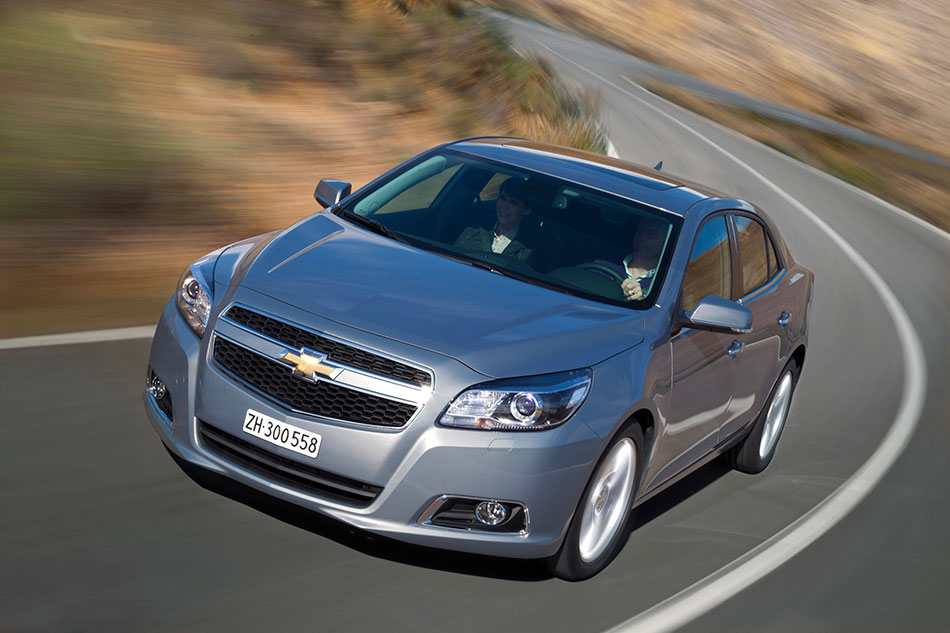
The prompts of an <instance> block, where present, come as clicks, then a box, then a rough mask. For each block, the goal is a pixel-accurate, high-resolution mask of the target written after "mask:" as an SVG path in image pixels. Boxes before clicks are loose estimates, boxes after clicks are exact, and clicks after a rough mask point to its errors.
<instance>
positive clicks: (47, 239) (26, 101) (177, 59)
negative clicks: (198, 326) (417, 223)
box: [0, 0, 604, 336]
mask: <svg viewBox="0 0 950 633" xmlns="http://www.w3.org/2000/svg"><path fill="white" fill-rule="evenodd" d="M463 8H464V5H463V4H462V3H460V2H455V1H453V0H425V1H422V0H420V1H409V0H406V1H405V2H398V1H397V2H392V1H384V0H333V1H330V0H328V1H325V2H312V1H310V0H216V1H214V2H209V3H193V2H190V1H188V0H163V1H162V2H160V3H155V4H152V3H137V4H122V5H121V6H119V5H118V4H116V3H114V2H112V1H111V0H89V1H88V2H84V3H81V4H75V3H62V2H59V1H57V0H36V1H34V2H30V3H26V2H22V3H20V4H19V6H18V7H17V8H16V10H5V11H3V12H0V58H2V59H3V60H4V64H3V65H0V181H2V182H3V183H4V186H3V187H0V267H2V269H3V271H4V272H3V274H2V275H0V296H3V297H4V299H5V300H4V301H2V302H0V336H17V335H23V334H36V333H42V332H53V331H66V330H77V329H86V328H102V327H112V326H120V325H131V324H137V323H147V322H151V321H154V320H155V319H156V318H157V316H158V313H159V311H160V309H161V306H162V304H163V303H164V302H165V300H167V298H168V296H169V295H170V294H171V292H172V288H173V287H174V284H175V281H176V280H177V278H178V275H179V273H180V272H181V270H182V269H183V268H184V267H185V266H186V265H188V264H189V263H190V262H191V261H192V260H193V259H195V258H197V257H198V256H200V255H201V254H203V253H204V252H206V251H209V250H212V249H213V248H216V247H217V246H220V245H223V244H227V243H229V242H232V241H235V240H237V239H240V238H242V237H246V236H249V235H254V234H257V233H261V232H265V231H270V230H274V229H277V228H281V227H284V226H287V225H289V224H292V223H293V222H294V221H296V220H298V219H300V218H301V217H304V216H306V215H308V214H310V213H313V212H314V211H315V210H317V206H316V204H315V203H314V201H313V199H312V192H313V187H314V185H315V183H316V181H317V180H318V179H319V178H320V177H339V178H344V179H346V180H349V181H351V182H353V184H354V186H360V185H362V184H363V183H365V182H367V181H368V180H370V179H371V178H373V177H374V176H375V175H377V174H379V173H381V172H382V171H384V170H385V169H387V168H389V167H391V166H392V165H394V164H396V163H397V162H400V161H402V160H405V159H406V158H409V157H410V156H412V155H413V154H415V153H417V152H419V151H421V150H423V149H425V148H427V147H430V146H432V145H435V144H437V143H440V142H444V141H447V140H451V139H453V138H458V137H462V136H468V135H481V134H488V135H490V134H500V135H512V136H524V137H528V138H533V139H537V140H542V141H549V142H555V143H560V144H566V145H571V146H574V147H579V148H582V149H589V150H594V151H603V150H604V139H603V137H602V136H601V135H600V133H599V131H598V127H597V119H598V104H597V102H596V100H595V99H591V98H589V97H588V96H586V95H579V94H576V93H572V92H570V91H569V90H567V89H566V88H564V87H563V86H562V85H560V84H558V83H557V81H556V80H555V78H554V77H553V75H552V73H551V71H550V69H548V68H546V67H545V66H544V65H543V64H541V63H539V62H536V61H532V60H525V59H522V58H520V57H518V56H517V55H515V54H514V53H513V52H511V51H510V50H509V49H508V48H507V46H506V45H505V42H504V40H503V39H502V38H501V37H500V35H499V34H498V33H495V32H492V31H491V30H489V29H487V28H486V27H485V26H483V25H482V24H481V23H480V22H479V21H477V20H476V19H474V18H468V17H466V16H465V14H464V11H463V10H462V9H463Z"/></svg>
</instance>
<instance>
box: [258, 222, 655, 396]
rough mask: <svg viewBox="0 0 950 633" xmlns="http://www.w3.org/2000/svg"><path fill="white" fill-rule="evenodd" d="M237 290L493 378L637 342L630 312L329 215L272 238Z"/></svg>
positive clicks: (566, 365) (575, 362)
mask: <svg viewBox="0 0 950 633" xmlns="http://www.w3.org/2000/svg"><path fill="white" fill-rule="evenodd" d="M243 285H244V286H245V287H248V288H250V289H252V290H255V291H257V292H259V293H262V294H265V295H268V296H270V297H272V298H275V299H278V300H280V301H282V302H284V303H288V304H291V305H293V306H295V307H298V308H301V309H303V310H306V311H308V312H311V313H313V314H315V315H319V316H321V317H324V318H327V319H331V320H334V321H337V322H340V323H342V324H345V325H347V326H350V327H355V328H359V329H362V330H365V331H367V332H371V333H373V334H377V335H381V336H385V337H388V338H392V339H396V340H398V341H401V342H404V343H408V344H410V345H415V346H418V347H423V348H426V349H428V350H431V351H434V352H438V353H440V354H444V355H447V356H451V357H453V358H455V359H457V360H459V361H461V362H463V363H465V364H466V365H468V366H469V367H471V368H472V369H474V370H476V371H478V372H481V373H483V374H486V375H488V376H493V377H507V376H521V375H530V374H540V373H548V372H554V371H560V370H564V369H573V368H578V367H586V366H590V365H593V364H595V363H597V362H599V361H602V360H604V359H605V358H608V357H610V356H612V355H614V354H616V353H618V352H620V351H622V350H624V349H627V348H629V347H632V346H634V345H636V344H637V343H639V342H640V341H641V340H642V339H643V318H642V316H641V315H640V314H639V313H637V312H634V311H632V310H626V309H623V308H618V307H614V306H610V305H605V304H598V303H596V302H594V301H589V300H586V299H582V298H577V297H573V296H570V295H567V294H563V293H560V292H555V291H553V290H549V289H547V288H542V287H538V286H533V285H531V284H526V283H524V282H521V281H518V280H515V279H511V278H508V277H503V276H501V275H498V274H495V273H491V272H489V271H486V270H483V269H478V268H474V267H472V266H468V265H466V264H463V263H460V262H457V261H453V260H451V259H448V258H446V257H442V256H440V255H437V254H435V253H430V252H426V251H423V250H420V249H417V248H414V247H412V246H408V245H406V244H402V243H400V242H396V241H394V240H391V239H388V238H386V237H383V236H380V235H377V234H375V233H372V232H370V231H367V230H364V229H363V228H362V227H357V226H355V225H353V224H350V223H349V222H347V221H345V220H342V219H340V218H337V217H336V216H334V215H332V214H329V213H321V214H318V215H316V216H314V217H312V218H310V219H309V220H306V221H304V222H301V223H299V224H297V225H296V226H293V227H291V228H290V229H288V230H287V231H286V232H284V233H283V234H282V235H281V236H279V237H277V238H276V239H274V240H273V241H272V242H271V243H270V244H269V245H268V246H267V247H266V248H265V249H264V250H263V251H262V252H261V253H260V254H259V255H258V257H257V258H256V260H255V261H254V263H253V264H252V265H251V266H250V268H249V269H248V271H247V274H246V275H245V277H244V279H243Z"/></svg>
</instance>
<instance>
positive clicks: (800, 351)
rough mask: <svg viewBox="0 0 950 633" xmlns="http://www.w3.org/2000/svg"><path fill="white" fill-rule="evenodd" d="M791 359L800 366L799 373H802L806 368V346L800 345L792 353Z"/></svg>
mask: <svg viewBox="0 0 950 633" xmlns="http://www.w3.org/2000/svg"><path fill="white" fill-rule="evenodd" d="M791 359H792V360H793V361H795V364H796V365H797V366H798V371H799V373H800V372H801V371H802V368H803V367H804V366H805V346H804V345H799V346H798V347H796V348H795V351H794V352H792V355H791Z"/></svg>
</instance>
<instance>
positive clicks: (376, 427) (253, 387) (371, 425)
mask: <svg viewBox="0 0 950 633" xmlns="http://www.w3.org/2000/svg"><path fill="white" fill-rule="evenodd" d="M219 338H220V339H221V340H223V341H226V342H227V343H230V344H232V345H235V346H237V347H240V348H242V349H244V350H246V351H247V352H250V353H252V354H254V355H255V356H257V357H258V358H260V359H261V360H262V361H264V362H267V363H273V364H275V365H279V366H280V367H282V368H286V369H287V372H288V376H290V375H291V374H292V366H291V365H288V364H287V363H285V362H283V361H282V360H280V359H279V358H275V357H273V356H269V355H267V354H263V353H261V352H260V351H258V350H256V349H254V348H253V347H251V346H249V345H246V344H244V343H242V342H240V341H236V340H234V339H233V338H231V337H229V336H225V335H223V334H221V333H220V332H217V331H215V332H214V333H213V334H212V337H211V340H210V341H209V345H208V357H209V359H210V360H211V362H212V364H213V365H214V367H216V368H217V369H219V370H220V371H222V372H223V373H224V374H225V375H227V376H228V378H230V379H231V380H234V381H235V382H238V383H240V384H241V385H242V386H244V387H246V388H247V389H249V390H251V391H253V392H254V393H256V394H258V395H260V396H262V397H264V398H266V399H268V400H270V401H272V402H274V403H276V404H277V405H279V406H281V407H282V408H284V409H287V410H289V411H292V412H294V413H297V414H299V415H302V416H308V417H314V418H317V419H320V420H328V421H331V422H338V423H341V424H347V425H353V426H357V427H359V428H364V429H365V428H371V429H374V430H391V431H398V430H401V429H404V428H405V427H406V426H407V425H409V424H410V423H411V422H412V421H413V420H414V419H415V418H416V417H417V416H418V415H419V411H421V410H422V406H423V403H420V402H411V401H404V400H400V399H397V398H392V397H389V396H387V395H385V394H381V393H377V392H373V391H370V390H367V389H362V388H359V387H354V386H350V385H347V384H344V383H342V382H340V381H335V380H327V379H325V378H322V377H317V380H316V382H324V383H326V384H328V385H332V386H334V387H337V388H340V389H344V390H348V391H352V392H355V393H361V394H366V395H369V396H372V397H374V398H378V399H381V400H387V401H389V402H392V403H393V404H394V405H408V406H413V407H415V410H414V411H413V412H412V413H411V414H410V415H409V416H408V417H407V419H406V420H405V421H404V422H401V423H398V424H379V423H373V422H367V421H361V420H350V419H344V418H338V417H333V416H330V415H324V414H320V413H315V412H312V411H306V410H303V409H300V408H297V407H294V406H292V405H291V404H290V403H289V402H285V401H284V400H281V399H280V398H279V397H277V396H275V395H272V394H270V393H267V392H266V391H264V390H263V389H261V388H260V387H258V386H257V385H254V384H252V383H250V382H249V381H248V380H246V379H244V378H243V377H241V376H238V375H237V374H235V373H234V372H233V371H232V370H231V369H229V368H228V367H225V366H224V365H223V364H221V363H220V362H219V361H218V359H217V358H216V357H215V356H216V355H215V343H216V341H217V340H218V339H219ZM294 379H295V380H301V382H302V383H307V382H308V381H306V380H303V379H300V378H294ZM309 384H316V383H309Z"/></svg>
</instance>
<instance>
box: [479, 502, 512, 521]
mask: <svg viewBox="0 0 950 633" xmlns="http://www.w3.org/2000/svg"><path fill="white" fill-rule="evenodd" d="M475 518H476V519H478V520H479V522H481V523H484V524H485V525H498V524H499V523H501V522H502V521H504V520H505V519H506V518H508V508H506V507H505V506H504V505H502V504H500V503H498V502H497V501H482V502H481V503H479V504H478V505H477V506H475Z"/></svg>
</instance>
